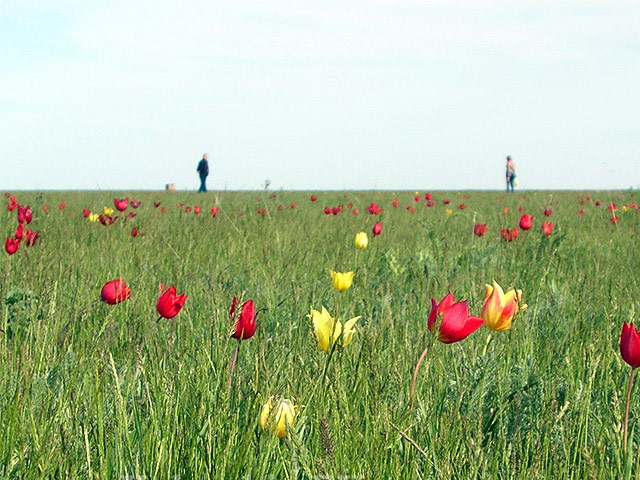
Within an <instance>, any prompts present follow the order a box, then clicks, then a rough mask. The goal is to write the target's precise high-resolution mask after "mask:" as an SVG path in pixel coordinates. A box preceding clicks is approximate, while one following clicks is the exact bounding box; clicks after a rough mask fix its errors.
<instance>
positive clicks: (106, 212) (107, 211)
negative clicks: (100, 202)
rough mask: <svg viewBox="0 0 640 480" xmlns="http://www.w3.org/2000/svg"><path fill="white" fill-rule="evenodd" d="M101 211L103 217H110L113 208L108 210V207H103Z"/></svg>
mask: <svg viewBox="0 0 640 480" xmlns="http://www.w3.org/2000/svg"><path fill="white" fill-rule="evenodd" d="M103 210H104V214H105V215H112V214H113V212H114V210H113V208H109V207H104V209H103Z"/></svg>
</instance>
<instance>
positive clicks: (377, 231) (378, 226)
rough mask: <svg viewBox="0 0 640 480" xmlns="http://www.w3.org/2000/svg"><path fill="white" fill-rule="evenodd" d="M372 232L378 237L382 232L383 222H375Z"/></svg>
mask: <svg viewBox="0 0 640 480" xmlns="http://www.w3.org/2000/svg"><path fill="white" fill-rule="evenodd" d="M371 233H373V236H374V237H377V236H378V235H380V234H381V233H382V222H376V223H374V224H373V228H372V229H371Z"/></svg>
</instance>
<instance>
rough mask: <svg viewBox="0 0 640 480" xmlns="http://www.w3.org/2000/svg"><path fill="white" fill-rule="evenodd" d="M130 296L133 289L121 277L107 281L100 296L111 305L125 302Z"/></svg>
mask: <svg viewBox="0 0 640 480" xmlns="http://www.w3.org/2000/svg"><path fill="white" fill-rule="evenodd" d="M130 296H131V289H129V288H128V287H127V284H126V283H124V280H122V279H121V278H118V279H116V280H111V281H110V282H107V283H105V284H104V286H103V287H102V290H101V291H100V298H101V299H102V301H103V302H106V303H108V304H109V305H115V304H116V303H120V302H124V301H125V300H126V299H127V298H129V297H130Z"/></svg>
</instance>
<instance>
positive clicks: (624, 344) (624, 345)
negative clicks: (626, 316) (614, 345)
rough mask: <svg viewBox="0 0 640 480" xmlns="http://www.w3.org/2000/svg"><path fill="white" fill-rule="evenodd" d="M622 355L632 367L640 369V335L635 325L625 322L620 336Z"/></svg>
mask: <svg viewBox="0 0 640 480" xmlns="http://www.w3.org/2000/svg"><path fill="white" fill-rule="evenodd" d="M620 355H622V359H623V360H624V361H625V362H627V363H628V364H629V365H630V366H631V367H633V368H637V367H640V335H639V334H638V331H637V330H636V327H635V325H634V324H633V323H632V324H630V325H628V324H627V322H624V324H623V325H622V334H621V335H620Z"/></svg>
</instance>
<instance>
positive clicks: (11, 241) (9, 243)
mask: <svg viewBox="0 0 640 480" xmlns="http://www.w3.org/2000/svg"><path fill="white" fill-rule="evenodd" d="M19 246H20V241H19V240H16V239H15V238H13V237H9V238H7V239H6V240H5V242H4V249H5V250H6V252H7V253H8V254H9V255H13V254H14V253H16V252H17V251H18V247H19Z"/></svg>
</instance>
